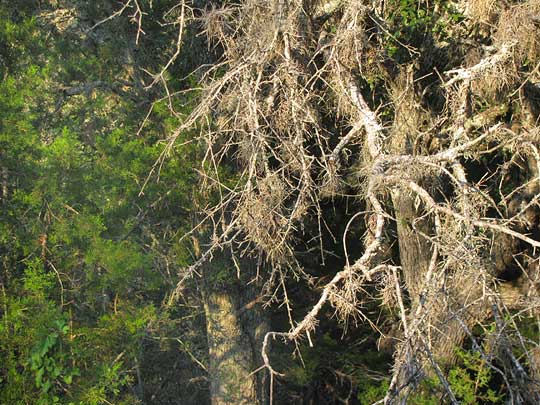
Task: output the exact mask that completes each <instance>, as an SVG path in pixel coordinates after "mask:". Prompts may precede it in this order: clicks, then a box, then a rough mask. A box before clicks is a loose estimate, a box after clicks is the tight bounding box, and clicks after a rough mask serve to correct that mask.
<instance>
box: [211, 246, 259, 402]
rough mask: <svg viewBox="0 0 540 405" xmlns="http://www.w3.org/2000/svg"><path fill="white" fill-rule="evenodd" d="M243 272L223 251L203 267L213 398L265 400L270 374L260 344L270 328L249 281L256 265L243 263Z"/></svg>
mask: <svg viewBox="0 0 540 405" xmlns="http://www.w3.org/2000/svg"><path fill="white" fill-rule="evenodd" d="M239 265H240V268H241V269H240V270H241V274H240V277H237V272H236V268H235V266H234V263H233V262H232V260H231V258H230V255H228V254H225V253H223V252H220V253H217V254H216V255H215V256H214V259H213V260H212V261H211V262H210V263H208V264H207V265H206V266H205V267H204V269H203V272H204V274H203V278H204V281H203V300H204V309H205V314H206V328H207V337H208V349H209V360H210V362H209V373H210V396H211V401H212V404H214V405H220V404H250V405H251V404H265V403H266V402H267V400H266V396H267V392H268V390H267V389H266V385H267V383H266V379H265V378H264V375H263V373H264V372H265V371H259V372H258V373H254V371H255V370H256V369H258V368H259V367H260V366H261V365H262V360H261V359H260V349H261V344H262V338H263V336H264V333H265V331H266V330H267V329H268V326H267V322H266V320H265V318H264V316H263V313H262V311H261V310H260V308H259V304H258V302H257V300H256V299H255V296H256V293H257V285H256V283H251V284H247V282H249V281H250V280H251V276H252V274H254V270H255V266H254V263H253V262H252V261H250V260H242V261H241V262H240V263H239Z"/></svg>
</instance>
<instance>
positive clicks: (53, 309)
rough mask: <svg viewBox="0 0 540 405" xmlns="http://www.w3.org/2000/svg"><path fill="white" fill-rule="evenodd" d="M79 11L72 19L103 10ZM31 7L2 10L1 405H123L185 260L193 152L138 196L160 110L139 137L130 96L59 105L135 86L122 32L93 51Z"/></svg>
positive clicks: (138, 104) (85, 7)
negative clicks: (181, 237) (76, 90)
mask: <svg viewBox="0 0 540 405" xmlns="http://www.w3.org/2000/svg"><path fill="white" fill-rule="evenodd" d="M19 3H20V4H19ZM30 3H32V4H30ZM83 3H84V2H81V3H80V4H78V6H80V7H81V8H82V9H81V10H79V9H74V10H73V12H75V13H79V12H80V13H81V14H82V15H85V16H94V17H95V18H96V20H99V19H102V18H103V14H104V13H108V10H107V9H106V8H103V7H102V6H103V4H101V6H100V4H98V3H102V2H86V3H84V4H83ZM94 3H95V4H94ZM165 6H166V5H163V4H162V5H161V6H160V7H165ZM41 7H42V8H37V4H34V2H17V1H16V2H4V1H0V111H1V113H0V114H1V117H0V169H6V170H7V173H8V185H7V189H8V190H7V191H8V195H7V198H5V197H4V196H3V195H0V256H1V257H2V259H1V261H0V293H1V294H0V316H1V321H0V403H2V404H4V403H6V404H25V403H42V404H53V403H73V404H77V405H78V404H103V403H107V402H108V403H115V404H121V403H126V404H135V403H137V402H138V401H139V399H140V398H139V399H138V398H136V397H135V396H134V395H133V394H132V392H133V390H132V388H131V386H132V385H133V384H134V381H135V378H134V376H135V374H136V373H135V368H136V365H137V367H138V364H139V363H140V361H141V359H142V358H144V355H143V354H144V353H143V351H144V342H145V340H146V339H148V337H149V334H150V333H151V332H150V330H149V329H150V325H152V324H153V323H155V322H157V320H158V319H161V321H162V322H166V321H167V319H166V317H167V316H168V315H169V313H167V312H164V313H162V312H161V303H162V301H163V300H164V299H165V296H166V295H167V294H168V290H169V289H170V288H171V286H172V285H173V283H174V281H173V279H172V277H174V276H175V274H172V272H171V271H170V270H169V266H170V267H176V266H179V265H182V264H185V263H186V261H187V258H189V251H188V250H187V247H186V246H185V245H183V244H180V243H179V242H178V236H177V235H178V234H181V233H183V232H184V230H187V229H188V227H189V218H190V217H189V210H190V205H191V202H192V196H193V194H194V193H195V189H194V185H195V182H196V177H195V175H194V173H193V171H192V170H191V167H192V165H193V161H194V158H195V156H196V155H197V153H198V147H197V145H196V144H188V145H185V147H181V148H177V149H175V150H174V151H172V153H171V154H170V159H168V160H167V161H166V162H165V163H164V164H163V165H162V167H161V170H160V172H159V181H156V180H157V179H156V177H153V178H151V179H150V181H149V182H148V184H147V186H146V188H145V190H144V193H143V194H141V195H140V191H141V188H142V185H143V183H144V181H145V179H146V177H147V176H148V174H149V172H150V169H151V168H152V165H153V164H154V163H155V161H156V160H157V159H158V158H159V156H160V155H161V153H162V152H163V149H164V147H165V145H163V144H162V143H160V142H159V141H160V140H161V139H162V138H164V137H165V135H166V134H167V133H168V132H170V131H171V130H172V128H174V127H176V126H177V125H178V124H179V120H180V118H177V117H171V115H170V114H168V113H167V111H166V107H167V106H166V103H158V104H156V108H155V110H154V111H153V113H152V114H151V115H150V116H149V118H148V120H147V121H146V124H145V127H144V130H143V131H142V132H139V128H140V124H141V123H142V122H143V120H144V118H145V116H146V113H147V111H148V108H149V107H150V104H149V100H144V99H142V98H141V97H142V96H141V95H140V94H137V93H136V90H137V86H135V85H133V86H132V87H131V88H129V90H126V91H127V92H129V91H133V92H132V94H131V97H119V96H118V95H117V94H115V93H114V92H113V91H110V89H105V88H104V89H101V88H100V89H95V90H94V91H92V92H90V93H89V94H81V95H76V96H72V97H67V96H66V95H65V94H63V93H62V91H61V90H60V89H61V88H63V87H65V86H76V85H79V84H84V83H89V82H92V81H95V80H102V81H104V82H107V83H111V84H117V83H119V82H127V81H134V82H135V80H136V79H134V78H133V77H130V74H132V73H130V72H132V70H133V67H132V66H130V65H129V63H128V62H126V60H125V54H124V50H125V49H127V46H128V45H129V46H132V41H133V40H134V39H133V37H132V32H131V31H130V28H131V27H130V26H129V24H127V26H126V25H125V24H113V25H112V26H110V27H109V28H107V29H108V30H110V33H114V35H112V34H111V36H107V38H108V40H107V41H105V42H100V41H94V40H93V39H92V37H85V36H84V35H82V34H81V33H77V32H72V31H69V30H67V31H65V32H59V31H58V30H57V28H56V27H55V26H53V25H49V22H48V21H47V20H44V19H41V18H40V17H37V15H38V14H41V13H43V12H45V11H47V10H48V11H54V6H51V5H49V4H47V5H42V6H41ZM48 7H50V8H51V9H48ZM156 7H157V6H156ZM100 13H101V14H100ZM156 27H159V26H158V25H157V24H156ZM156 29H157V28H156ZM100 30H103V31H100V32H99V33H98V35H104V34H107V32H106V30H105V27H102V28H100ZM147 33H148V36H152V35H153V34H152V32H151V31H147ZM79 34H81V35H80V36H79ZM107 35H108V34H107ZM128 41H131V42H129V44H128ZM160 41H162V42H163V44H165V43H168V39H167V36H163V37H160V39H159V40H156V43H161V42H160ZM119 49H120V50H121V51H119ZM141 54H143V55H144V50H141ZM142 57H143V56H141V58H142ZM45 61H46V63H45ZM148 63H149V65H147V68H150V67H155V64H159V63H160V60H159V58H155V57H154V58H153V59H152V60H150V59H148ZM137 69H138V67H137ZM144 96H145V97H146V96H152V97H156V96H160V95H159V94H152V92H148V93H146V92H144ZM181 101H182V102H183V104H184V106H183V107H180V105H178V106H177V107H178V110H179V111H180V112H181V113H182V114H183V115H185V114H187V113H188V112H189V107H188V106H189V99H185V100H178V101H175V103H176V102H177V103H178V104H180V102H181ZM182 136H186V137H187V136H188V134H185V135H184V134H182ZM175 351H176V349H175ZM148 361H153V359H149V360H148Z"/></svg>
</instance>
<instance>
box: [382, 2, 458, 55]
mask: <svg viewBox="0 0 540 405" xmlns="http://www.w3.org/2000/svg"><path fill="white" fill-rule="evenodd" d="M388 9H389V10H390V12H389V16H388V18H387V21H388V23H389V24H390V26H391V32H390V34H389V38H388V44H387V45H386V50H387V52H388V55H389V56H391V57H393V58H395V59H396V60H397V61H400V62H403V61H405V60H407V59H408V56H407V55H408V51H407V50H406V48H405V46H412V47H415V48H420V47H422V45H423V43H424V42H425V41H433V38H436V39H437V40H439V41H440V40H446V39H448V38H449V35H450V34H449V28H451V27H452V26H453V25H454V24H456V23H458V22H459V21H461V20H462V19H463V18H464V16H463V15H462V14H461V13H459V12H458V11H457V10H456V9H455V7H454V6H453V4H452V3H451V2H449V1H447V0H437V1H420V2H419V1H414V0H392V1H390V2H389V3H388Z"/></svg>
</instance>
